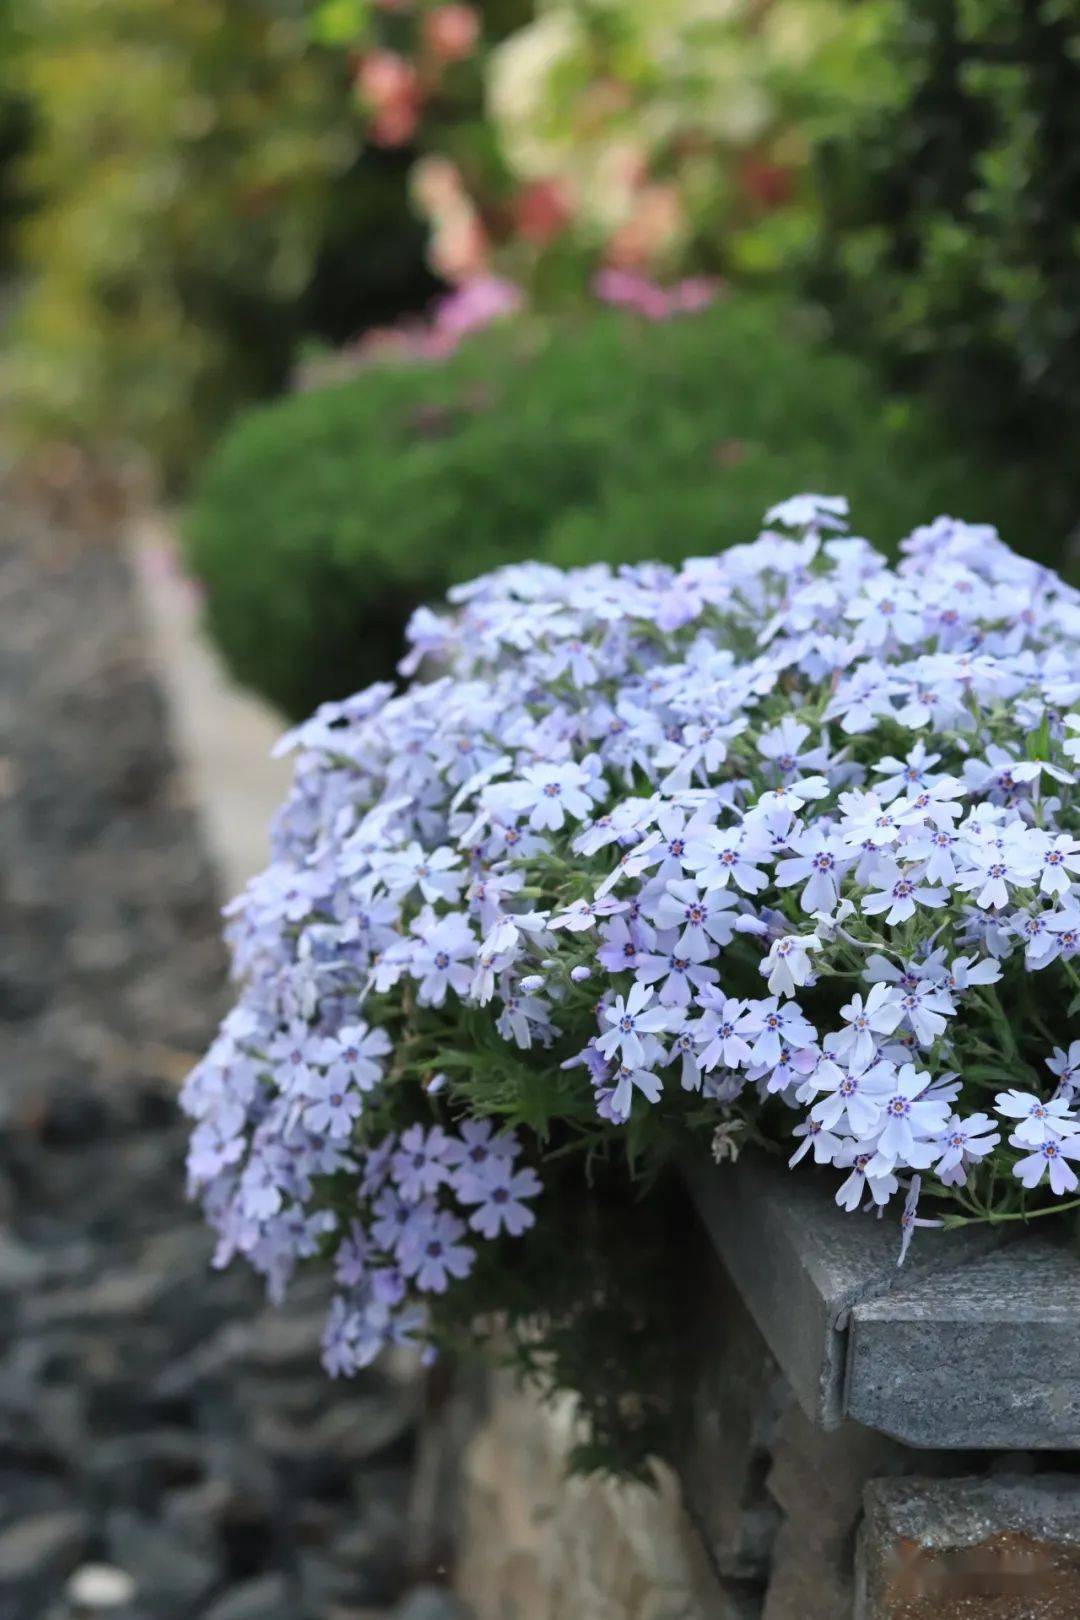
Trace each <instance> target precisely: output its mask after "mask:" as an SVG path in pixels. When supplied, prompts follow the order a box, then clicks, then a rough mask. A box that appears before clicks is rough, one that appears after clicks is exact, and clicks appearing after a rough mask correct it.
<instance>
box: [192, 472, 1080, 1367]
mask: <svg viewBox="0 0 1080 1620" xmlns="http://www.w3.org/2000/svg"><path fill="white" fill-rule="evenodd" d="M901 553H902V560H901V561H900V563H899V565H898V566H896V567H895V568H894V567H891V566H890V565H889V564H888V562H887V561H886V559H885V558H884V557H883V556H882V555H881V554H879V553H878V552H877V551H875V550H874V549H873V548H872V547H871V546H870V545H869V544H868V543H867V542H866V541H865V540H862V539H858V538H854V537H852V536H851V535H849V534H848V532H847V510H846V503H844V502H843V501H842V500H841V499H839V498H825V497H817V496H800V497H797V498H795V499H793V500H789V501H786V502H784V503H783V504H781V505H780V506H778V507H776V508H774V509H773V510H772V511H771V512H770V513H769V514H767V517H766V527H765V528H764V530H763V532H762V533H761V535H760V536H759V537H758V538H757V539H756V540H755V541H754V542H753V543H751V544H747V545H741V546H736V547H734V548H733V549H731V550H729V551H727V552H725V553H723V554H722V555H719V556H716V557H708V558H697V559H693V560H691V561H688V562H687V563H686V564H685V565H684V566H683V567H682V568H681V569H678V570H673V569H670V568H665V567H659V566H639V567H624V568H621V569H619V570H618V571H617V572H612V571H611V570H610V569H608V568H607V567H594V568H585V569H577V570H574V571H571V572H566V573H564V572H560V571H558V570H556V569H553V568H550V567H546V566H539V565H528V566H515V567H509V568H505V569H501V570H499V571H498V572H496V573H494V574H491V575H489V576H487V577H485V578H483V579H480V580H477V581H475V582H474V583H473V584H471V585H468V586H465V587H462V588H460V589H458V590H456V591H455V592H453V593H452V601H451V607H450V611H449V612H448V613H446V614H445V615H439V614H435V613H433V612H431V611H428V610H422V611H420V612H418V613H417V614H416V615H415V617H414V620H413V623H412V626H411V630H410V640H411V651H410V652H409V655H408V657H407V658H406V660H405V661H404V664H403V666H402V672H403V674H404V675H405V676H406V677H409V678H410V683H409V684H408V685H407V686H406V688H405V689H404V690H403V691H397V690H395V689H394V688H393V687H392V686H391V685H390V684H383V685H378V686H375V687H372V688H370V689H368V690H367V691H365V692H362V693H360V694H359V695H357V696H356V697H353V698H350V699H348V700H347V701H345V702H343V703H337V704H330V705H326V706H324V707H323V708H322V709H321V710H320V711H319V712H318V713H317V714H316V715H315V716H314V718H313V719H311V720H309V721H308V722H307V723H305V724H304V725H302V726H300V727H299V728H298V729H297V730H296V731H294V732H293V733H291V734H290V736H289V737H288V738H287V739H285V746H286V747H288V748H290V749H293V750H295V752H296V755H297V764H296V775H295V782H294V786H293V789H292V792H291V794H290V796H289V798H288V800H287V802H286V804H285V805H284V807H283V809H282V810H281V812H280V815H279V817H278V820H277V824H276V827H275V834H274V858H273V862H272V864H271V866H270V867H269V868H268V869H267V870H266V871H265V872H264V873H263V874H262V875H261V876H260V877H258V878H257V879H255V880H254V881H253V882H252V883H251V884H250V885H249V887H248V889H247V891H246V892H245V893H244V894H243V895H242V896H241V897H240V899H239V900H238V901H237V902H235V903H234V905H233V906H232V907H231V908H230V911H231V916H230V924H229V931H230V939H231V944H232V949H233V953H234V964H235V971H236V976H237V979H238V981H239V986H240V991H239V1000H238V1003H237V1005H236V1007H235V1008H234V1010H233V1011H232V1012H231V1013H230V1015H229V1017H228V1018H227V1019H226V1020H225V1023H224V1025H223V1027H222V1030H221V1032H220V1034H219V1036H218V1039H217V1040H216V1042H215V1044H214V1046H213V1047H212V1049H211V1051H210V1052H209V1053H208V1055H207V1056H206V1058H205V1059H204V1060H203V1061H202V1063H200V1065H199V1066H198V1068H197V1069H196V1070H195V1072H194V1074H193V1075H192V1076H191V1078H190V1080H189V1082H188V1084H187V1088H186V1091H185V1095H184V1106H185V1107H186V1109H187V1111H188V1112H189V1114H190V1115H191V1116H192V1117H193V1120H194V1128H193V1135H192V1145H191V1155H190V1179H191V1183H192V1187H193V1189H194V1190H196V1191H197V1192H198V1194H199V1195H200V1196H201V1197H202V1199H203V1201H204V1204H205V1208H206V1211H207V1214H208V1216H209V1218H210V1220H211V1221H212V1223H213V1224H214V1226H215V1227H216V1229H217V1231H218V1233H219V1237H220V1246H219V1257H220V1259H221V1260H222V1261H223V1262H224V1261H225V1260H227V1259H228V1258H229V1257H230V1256H232V1255H233V1254H237V1253H239V1254H242V1255H244V1256H246V1257H247V1258H248V1259H249V1260H250V1261H251V1262H252V1263H253V1264H254V1265H255V1266H256V1267H257V1268H258V1269H259V1270H260V1271H261V1272H263V1273H264V1274H265V1275H266V1277H267V1278H268V1280H269V1284H270V1287H271V1290H272V1292H273V1293H274V1294H275V1295H276V1296H280V1295H281V1294H282V1292H283V1291H284V1288H285V1286H286V1284H287V1282H288V1279H289V1277H290V1275H291V1273H292V1272H293V1270H294V1268H295V1267H296V1265H297V1264H298V1263H299V1262H301V1261H305V1260H309V1259H312V1258H315V1257H317V1256H321V1257H323V1258H324V1260H325V1263H326V1264H327V1265H329V1266H332V1267H333V1270H334V1275H335V1278H336V1282H337V1294H336V1296H335V1300H334V1305H333V1309H332V1311H331V1315H330V1318H329V1321H328V1325H327V1332H326V1343H325V1355H326V1361H327V1364H328V1366H329V1367H330V1368H331V1370H332V1371H335V1372H348V1371H351V1370H352V1369H354V1368H356V1367H358V1366H360V1365H363V1364H364V1363H366V1362H367V1361H369V1360H370V1359H371V1357H372V1356H373V1355H375V1354H376V1353H377V1351H378V1350H379V1349H380V1348H381V1347H382V1346H383V1345H384V1344H386V1343H390V1342H400V1341H401V1340H403V1339H407V1338H413V1337H419V1338H420V1339H422V1340H423V1339H425V1338H426V1337H427V1336H428V1335H429V1334H430V1332H431V1329H432V1322H433V1307H434V1317H437V1308H438V1301H439V1300H440V1298H441V1297H442V1296H443V1294H444V1293H445V1291H446V1290H447V1289H449V1288H452V1287H453V1286H454V1284H456V1283H457V1282H459V1281H460V1280H461V1279H463V1278H465V1277H467V1276H468V1275H469V1274H470V1272H472V1271H473V1270H474V1268H475V1267H476V1266H477V1265H478V1263H479V1260H480V1258H481V1257H482V1256H483V1255H496V1256H502V1255H503V1250H502V1247H501V1245H503V1244H504V1243H508V1242H509V1243H512V1242H513V1241H516V1240H517V1239H518V1238H520V1237H521V1236H522V1234H524V1233H526V1232H527V1230H528V1229H529V1228H530V1227H531V1226H532V1225H533V1224H534V1222H535V1221H536V1220H537V1219H538V1218H539V1219H541V1220H542V1219H543V1201H542V1192H543V1180H544V1162H543V1161H544V1154H545V1151H546V1150H547V1149H548V1148H549V1147H550V1146H555V1147H558V1148H559V1150H560V1152H562V1153H563V1154H564V1155H565V1152H566V1150H567V1149H568V1148H569V1149H573V1147H574V1146H575V1145H577V1146H581V1147H582V1148H585V1149H588V1150H589V1151H598V1150H603V1151H610V1150H611V1148H612V1146H613V1145H618V1144H619V1143H620V1142H623V1143H629V1142H630V1140H631V1139H633V1140H634V1141H635V1142H636V1143H638V1144H640V1143H641V1142H647V1143H648V1145H649V1151H651V1152H659V1153H663V1152H665V1151H667V1150H668V1149H669V1148H670V1147H671V1146H672V1145H674V1144H676V1143H679V1144H685V1141H686V1139H687V1137H688V1135H691V1134H694V1133H697V1134H699V1135H700V1136H702V1137H703V1139H704V1141H705V1142H709V1141H710V1140H712V1141H714V1143H715V1147H716V1156H717V1158H718V1159H719V1158H721V1157H725V1156H729V1155H730V1154H732V1153H734V1152H737V1151H738V1148H739V1144H740V1143H741V1142H743V1141H745V1140H747V1139H754V1140H758V1141H759V1142H762V1143H765V1144H773V1145H774V1146H775V1145H779V1146H780V1147H781V1148H782V1151H783V1152H784V1153H785V1154H786V1155H787V1156H788V1157H789V1158H790V1162H791V1163H792V1164H793V1165H795V1164H798V1163H799V1161H800V1160H804V1159H812V1160H813V1161H816V1163H817V1164H818V1165H819V1166H822V1167H825V1168H824V1170H823V1171H819V1174H827V1175H828V1176H830V1177H831V1178H832V1182H833V1188H834V1191H835V1196H836V1199H837V1201H838V1202H839V1203H840V1204H841V1205H842V1206H843V1207H844V1208H845V1209H847V1210H850V1211H856V1210H860V1209H868V1210H871V1211H877V1212H878V1213H880V1212H881V1211H882V1210H884V1209H885V1208H886V1207H887V1206H890V1205H892V1206H893V1208H894V1210H895V1213H896V1216H897V1218H898V1232H899V1237H900V1241H901V1243H902V1246H903V1248H906V1246H907V1243H908V1242H909V1241H910V1238H911V1235H912V1232H913V1230H914V1228H915V1227H916V1226H917V1225H926V1224H937V1223H938V1222H940V1221H944V1222H946V1223H949V1224H951V1223H955V1222H957V1221H966V1220H1001V1219H1027V1218H1031V1217H1032V1216H1033V1215H1036V1214H1042V1213H1047V1212H1049V1211H1050V1210H1052V1209H1053V1208H1055V1207H1060V1206H1061V1205H1063V1204H1069V1203H1071V1202H1076V1201H1077V1200H1076V1199H1075V1198H1074V1197H1073V1195H1075V1194H1076V1192H1077V1187H1078V1181H1077V1170H1076V1169H1075V1168H1074V1165H1075V1163H1076V1161H1077V1160H1080V1112H1078V1110H1077V1107H1076V1104H1075V1099H1076V1095H1077V1092H1078V1090H1080V1039H1071V1038H1070V1027H1069V1026H1070V1021H1071V1020H1072V1019H1073V1016H1074V1014H1075V1010H1076V1006H1077V1004H1078V1001H1077V996H1076V992H1077V990H1078V989H1080V977H1078V972H1077V964H1076V957H1077V953H1078V950H1080V836H1078V834H1080V826H1078V815H1077V798H1076V783H1075V771H1076V767H1077V761H1078V758H1080V713H1078V712H1077V710H1078V708H1080V659H1078V640H1080V598H1078V596H1077V593H1076V592H1074V591H1073V590H1072V589H1071V588H1069V587H1068V586H1066V585H1065V584H1063V583H1062V581H1061V580H1060V579H1058V578H1057V577H1056V576H1055V575H1054V574H1052V573H1051V572H1050V571H1048V570H1047V569H1045V568H1043V567H1040V566H1038V565H1036V564H1035V563H1032V562H1029V561H1027V560H1025V559H1023V558H1020V557H1018V556H1015V555H1014V554H1013V553H1012V552H1011V551H1010V550H1009V549H1008V548H1007V547H1006V546H1005V545H1004V544H1003V543H1002V542H1001V541H1000V540H999V539H998V537H997V535H996V534H995V532H994V531H993V530H992V529H990V528H989V527H986V526H983V525H974V526H973V525H969V524H966V523H962V522H958V521H955V520H953V519H950V518H941V519H938V520H937V521H936V522H934V523H932V524H930V525H929V526H927V527H924V528H921V529H919V530H917V531H916V532H915V533H914V534H912V535H911V536H910V538H909V539H907V540H906V541H904V542H903V545H902V547H901ZM421 666H422V667H421ZM421 676H422V677H423V678H421ZM643 1125H647V1126H648V1127H649V1129H648V1130H646V1131H645V1133H644V1135H643V1134H642V1132H641V1130H635V1127H638V1126H643ZM636 1151H637V1149H635V1152H636ZM724 1173H725V1171H724V1169H723V1168H722V1167H718V1168H717V1170H716V1174H718V1175H720V1174H724ZM800 1173H805V1172H800ZM920 1196H921V1199H922V1208H923V1210H924V1212H925V1210H926V1207H927V1203H928V1201H930V1200H932V1203H931V1208H932V1209H933V1211H934V1213H933V1214H930V1215H927V1214H926V1213H923V1214H922V1215H920V1214H919V1213H918V1212H917V1210H918V1206H919V1201H920ZM538 1199H539V1200H540V1201H539V1202H537V1200H538ZM526 1241H527V1239H526ZM492 1246H493V1247H492ZM499 1264H503V1265H506V1264H512V1258H511V1259H505V1258H503V1259H500V1260H499Z"/></svg>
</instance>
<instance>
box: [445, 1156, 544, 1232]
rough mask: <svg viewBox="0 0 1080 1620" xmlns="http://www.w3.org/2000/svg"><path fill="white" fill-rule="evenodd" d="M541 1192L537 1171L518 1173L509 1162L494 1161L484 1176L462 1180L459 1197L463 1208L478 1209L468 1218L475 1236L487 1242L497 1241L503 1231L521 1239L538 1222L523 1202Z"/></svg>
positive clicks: (526, 1169)
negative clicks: (494, 1239) (486, 1239)
mask: <svg viewBox="0 0 1080 1620" xmlns="http://www.w3.org/2000/svg"><path fill="white" fill-rule="evenodd" d="M540 1191H541V1184H540V1177H539V1176H538V1175H537V1174H536V1171H535V1170H532V1169H530V1168H528V1167H526V1168H525V1169H523V1170H515V1169H514V1166H513V1164H512V1163H511V1161H510V1160H509V1159H493V1160H492V1161H491V1162H490V1163H489V1165H488V1166H487V1168H486V1169H485V1170H484V1171H483V1172H482V1173H481V1174H479V1175H477V1176H475V1177H473V1178H472V1179H471V1180H467V1179H465V1178H463V1179H462V1184H461V1187H460V1190H459V1193H458V1196H459V1198H460V1199H461V1202H462V1203H463V1204H476V1205H478V1206H479V1207H478V1208H477V1209H475V1210H474V1211H473V1213H472V1215H470V1217H469V1225H470V1226H471V1227H472V1228H473V1230H474V1231H475V1232H480V1233H481V1234H482V1235H483V1236H484V1237H486V1238H495V1237H498V1235H499V1233H500V1232H501V1231H505V1232H508V1233H509V1234H510V1236H511V1237H520V1236H521V1234H522V1232H524V1231H526V1230H527V1229H528V1227H530V1226H533V1225H534V1224H535V1222H536V1216H535V1215H534V1214H533V1212H532V1210H531V1209H530V1208H529V1206H528V1205H527V1204H526V1203H524V1202H523V1200H524V1199H526V1198H535V1197H536V1196H537V1194H538V1193H539V1192H540Z"/></svg>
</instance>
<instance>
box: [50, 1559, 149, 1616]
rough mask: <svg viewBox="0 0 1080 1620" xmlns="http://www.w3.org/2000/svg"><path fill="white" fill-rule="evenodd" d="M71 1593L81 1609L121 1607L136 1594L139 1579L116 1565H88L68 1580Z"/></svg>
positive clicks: (71, 1598)
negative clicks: (134, 1578) (136, 1583)
mask: <svg viewBox="0 0 1080 1620" xmlns="http://www.w3.org/2000/svg"><path fill="white" fill-rule="evenodd" d="M67 1595H68V1597H69V1598H70V1600H71V1602H72V1603H74V1604H77V1605H78V1607H79V1608H80V1609H118V1608H120V1607H121V1605H122V1604H124V1603H130V1602H131V1600H132V1598H133V1597H134V1596H135V1582H134V1581H133V1580H132V1578H131V1576H130V1575H129V1574H128V1572H127V1570H126V1569H116V1568H115V1567H114V1566H113V1565H112V1564H84V1565H83V1566H82V1568H81V1569H77V1570H76V1571H75V1573H74V1575H73V1576H72V1577H71V1579H70V1580H69V1581H68V1585H67Z"/></svg>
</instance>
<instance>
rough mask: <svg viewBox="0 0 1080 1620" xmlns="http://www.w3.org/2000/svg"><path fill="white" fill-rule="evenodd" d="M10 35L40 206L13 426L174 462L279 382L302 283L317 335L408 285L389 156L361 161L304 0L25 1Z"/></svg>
mask: <svg viewBox="0 0 1080 1620" xmlns="http://www.w3.org/2000/svg"><path fill="white" fill-rule="evenodd" d="M23 35H24V50H23V58H22V63H21V66H22V70H23V71H22V73H21V85H22V88H23V90H24V92H25V95H26V96H27V98H28V99H29V102H30V105H31V107H32V109H33V112H34V116H35V124H36V138H35V140H34V142H33V143H32V147H31V151H30V153H29V156H28V158H27V161H26V163H25V165H24V183H25V185H26V186H27V187H29V188H30V190H31V191H32V193H33V194H34V197H35V199H36V200H37V201H38V204H39V206H38V207H37V208H36V209H35V211H34V212H33V214H32V216H31V218H30V219H29V221H28V223H27V226H26V229H25V230H24V232H23V240H22V244H21V247H22V257H23V259H24V261H25V265H26V268H27V271H28V285H27V288H26V291H25V294H24V296H23V298H22V299H21V301H20V310H19V315H18V320H17V326H16V333H15V347H14V351H13V352H12V353H11V354H10V355H9V357H8V359H7V364H6V375H5V379H4V381H5V393H6V395H7V404H8V406H9V408H10V409H11V411H12V413H13V414H14V416H16V417H17V419H18V421H19V422H20V424H21V425H22V427H23V428H24V429H26V430H27V431H28V432H29V433H31V434H33V435H39V436H40V435H46V436H55V437H62V438H66V439H71V440H75V441H77V442H81V443H84V444H86V445H88V446H89V447H91V448H94V449H98V450H100V449H101V448H103V447H106V448H124V447H129V446H131V445H138V446H141V447H143V448H144V449H148V450H150V451H151V452H152V453H153V454H154V455H155V456H156V457H157V458H158V459H159V461H160V462H161V463H162V464H163V465H164V467H165V469H166V471H167V472H169V473H172V474H177V473H180V472H182V471H183V470H184V469H185V468H186V467H187V466H188V465H189V464H190V463H191V461H192V459H193V457H194V456H195V455H196V454H197V453H198V452H199V450H200V449H201V448H202V447H203V446H204V445H205V443H206V442H208V440H209V439H210V438H211V437H212V436H213V434H214V433H215V431H216V430H217V428H218V427H219V426H220V424H221V422H222V420H223V418H224V416H225V415H226V413H227V412H228V411H229V410H230V409H231V408H232V406H233V405H234V404H235V403H236V402H237V401H239V400H244V399H247V398H249V397H251V396H253V395H257V394H259V393H262V392H265V391H267V390H269V389H272V388H274V387H277V386H280V384H281V383H282V382H283V380H284V378H285V376H286V375H287V372H288V369H289V366H290V364H291V361H292V358H293V352H294V348H295V344H296V341H297V338H298V336H299V334H300V332H301V331H303V330H304V329H305V327H306V325H307V323H308V321H309V320H311V319H313V318H314V319H315V324H316V325H317V324H318V314H319V312H318V311H317V310H313V309H312V308H311V298H312V291H313V289H314V290H315V291H316V293H319V294H320V295H321V296H323V297H325V298H326V299H327V300H329V302H330V303H331V305H335V304H338V305H340V306H341V307H340V308H338V307H334V309H333V311H332V316H333V319H332V323H331V324H332V327H333V329H332V330H328V331H327V332H325V334H324V335H326V336H328V337H334V338H340V337H343V336H345V335H347V334H348V333H349V332H351V331H353V330H355V329H356V327H357V326H358V325H360V324H362V321H363V319H364V318H365V317H366V318H369V319H370V318H371V317H372V315H374V316H377V317H380V318H381V317H383V316H385V315H387V314H389V313H393V312H394V311H396V310H399V309H400V308H401V307H402V303H403V302H406V301H407V299H408V295H409V293H410V291H416V286H417V277H418V276H420V277H421V281H420V294H419V296H420V298H421V300H422V298H423V296H424V294H425V293H426V291H427V290H428V287H429V286H430V283H429V281H428V280H427V278H426V276H425V275H424V273H423V272H422V270H421V269H420V255H421V253H422V239H421V238H422V233H421V231H420V228H419V226H418V225H417V224H416V223H415V222H414V221H412V220H411V218H410V217H409V215H408V213H407V209H406V202H405V171H406V161H405V158H404V156H398V157H394V156H393V155H387V154H382V155H379V154H372V155H368V156H366V157H364V158H362V159H361V158H360V156H359V145H360V142H359V137H358V133H357V131H356V128H355V119H354V117H353V114H352V111H351V99H350V91H349V85H348V74H347V69H346V66H345V64H344V63H343V62H342V61H341V60H340V58H339V56H338V55H337V54H336V53H329V52H324V51H321V50H319V49H317V48H316V47H314V46H313V45H312V43H311V41H310V37H309V34H308V29H307V24H306V18H305V7H304V0H184V3H183V4H179V5H178V4H175V3H174V0H32V3H31V4H29V5H28V7H27V12H26V21H25V24H24V27H23ZM342 222H347V224H345V225H343V223H342ZM345 263H347V264H348V267H349V274H350V279H351V289H350V291H349V294H348V298H347V299H344V298H343V297H342V292H341V286H342V279H343V278H342V275H341V271H340V266H341V265H342V264H345ZM335 266H337V267H338V268H337V269H335ZM402 293H404V299H403V297H402ZM372 306H374V307H372Z"/></svg>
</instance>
